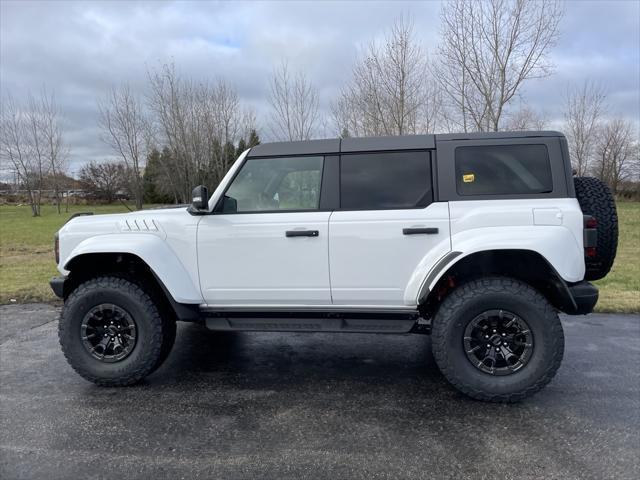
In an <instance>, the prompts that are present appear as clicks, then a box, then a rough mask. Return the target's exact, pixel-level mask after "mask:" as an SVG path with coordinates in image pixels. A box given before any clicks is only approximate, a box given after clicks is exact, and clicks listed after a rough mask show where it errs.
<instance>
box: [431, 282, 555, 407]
mask: <svg viewBox="0 0 640 480" xmlns="http://www.w3.org/2000/svg"><path fill="white" fill-rule="evenodd" d="M432 333H433V354H434V357H435V359H436V363H437V364H438V366H439V367H440V370H441V371H442V373H443V374H444V376H445V377H446V378H447V380H449V382H451V384H452V385H453V386H454V387H456V388H457V389H458V390H460V391H461V392H462V393H464V394H466V395H468V396H470V397H473V398H476V399H478V400H485V401H494V402H515V401H518V400H521V399H523V398H525V397H528V396H529V395H532V394H533V393H535V392H537V391H538V390H540V389H541V388H542V387H544V386H545V385H546V384H547V383H549V382H550V381H551V379H552V378H553V377H554V375H555V374H556V371H557V370H558V367H559V366H560V363H561V361H562V356H563V353H564V334H563V331H562V325H561V323H560V319H559V318H558V315H557V313H556V312H555V310H554V309H553V307H552V306H551V305H550V304H549V302H547V300H546V299H545V298H544V297H543V296H542V295H541V294H540V293H538V292H537V291H536V290H535V289H533V288H532V287H531V286H529V285H528V284H526V283H523V282H520V281H518V280H515V279H511V278H505V277H490V278H483V279H479V280H474V281H471V282H469V283H467V284H464V285H461V286H460V287H458V288H457V289H456V290H454V291H453V292H452V293H451V294H450V295H449V296H448V297H447V298H445V300H444V301H443V302H442V305H441V306H440V308H439V309H438V312H437V313H436V315H435V317H434V319H433V327H432Z"/></svg>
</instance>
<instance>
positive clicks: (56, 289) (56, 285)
mask: <svg viewBox="0 0 640 480" xmlns="http://www.w3.org/2000/svg"><path fill="white" fill-rule="evenodd" d="M66 281H67V277H53V278H52V279H51V280H50V281H49V285H51V290H53V293H55V294H56V297H58V298H64V283H65V282H66Z"/></svg>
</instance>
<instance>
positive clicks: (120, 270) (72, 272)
mask: <svg viewBox="0 0 640 480" xmlns="http://www.w3.org/2000/svg"><path fill="white" fill-rule="evenodd" d="M65 269H66V270H68V271H69V275H68V277H67V280H66V281H65V282H64V290H63V298H64V299H65V300H66V298H67V297H68V296H69V295H70V294H71V292H73V290H75V289H76V288H77V287H78V286H79V285H80V284H81V283H83V282H85V281H87V280H89V279H91V278H95V277H97V276H100V275H109V274H112V275H121V276H125V277H127V278H129V279H130V280H136V281H137V282H138V283H142V284H144V285H145V286H146V287H147V288H149V289H150V290H151V293H153V294H154V296H155V298H157V299H159V300H160V301H161V302H162V304H163V305H162V306H163V307H164V308H171V309H172V310H173V312H174V313H175V315H176V318H177V319H179V320H186V321H197V320H198V319H199V318H200V317H199V307H198V304H193V303H191V304H190V303H182V302H179V301H177V300H176V298H175V297H174V295H173V293H172V292H171V291H170V289H169V288H168V286H167V285H166V284H165V282H164V281H163V280H162V278H161V277H160V276H159V275H158V274H157V273H156V272H155V271H154V269H153V268H152V267H151V266H150V265H149V264H148V263H147V262H145V260H144V259H142V258H141V257H140V256H138V255H136V254H134V253H130V252H92V253H82V254H79V255H76V256H74V257H73V258H71V259H70V260H68V261H67V263H66V264H65Z"/></svg>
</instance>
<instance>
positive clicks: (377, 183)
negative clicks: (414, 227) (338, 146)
mask: <svg viewBox="0 0 640 480" xmlns="http://www.w3.org/2000/svg"><path fill="white" fill-rule="evenodd" d="M432 200H433V194H432V190H431V164H430V158H429V153H428V152H390V153H370V154H356V155H343V156H342V157H341V158H340V208H342V209H350V210H385V209H402V208H420V207H426V206H427V205H429V204H430V203H431V202H432Z"/></svg>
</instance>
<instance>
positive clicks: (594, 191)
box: [573, 177, 618, 280]
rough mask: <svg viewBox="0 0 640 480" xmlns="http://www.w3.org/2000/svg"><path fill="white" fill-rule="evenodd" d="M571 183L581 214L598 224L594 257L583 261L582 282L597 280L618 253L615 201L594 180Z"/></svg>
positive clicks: (606, 271)
mask: <svg viewBox="0 0 640 480" xmlns="http://www.w3.org/2000/svg"><path fill="white" fill-rule="evenodd" d="M573 183H574V185H575V187H576V197H577V199H578V203H579V204H580V209H581V210H582V213H584V214H585V215H591V216H592V217H594V218H595V219H596V221H597V222H598V225H597V231H598V241H597V245H596V256H595V257H587V258H586V259H585V261H586V269H587V270H586V273H585V280H599V279H601V278H604V277H605V276H606V275H607V274H608V273H609V271H610V270H611V267H612V266H613V261H614V260H615V258H616V252H617V250H618V213H617V211H616V202H615V200H614V198H613V195H612V194H611V190H609V187H607V185H606V184H605V183H604V182H602V181H601V180H598V179H597V178H593V177H574V179H573Z"/></svg>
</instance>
